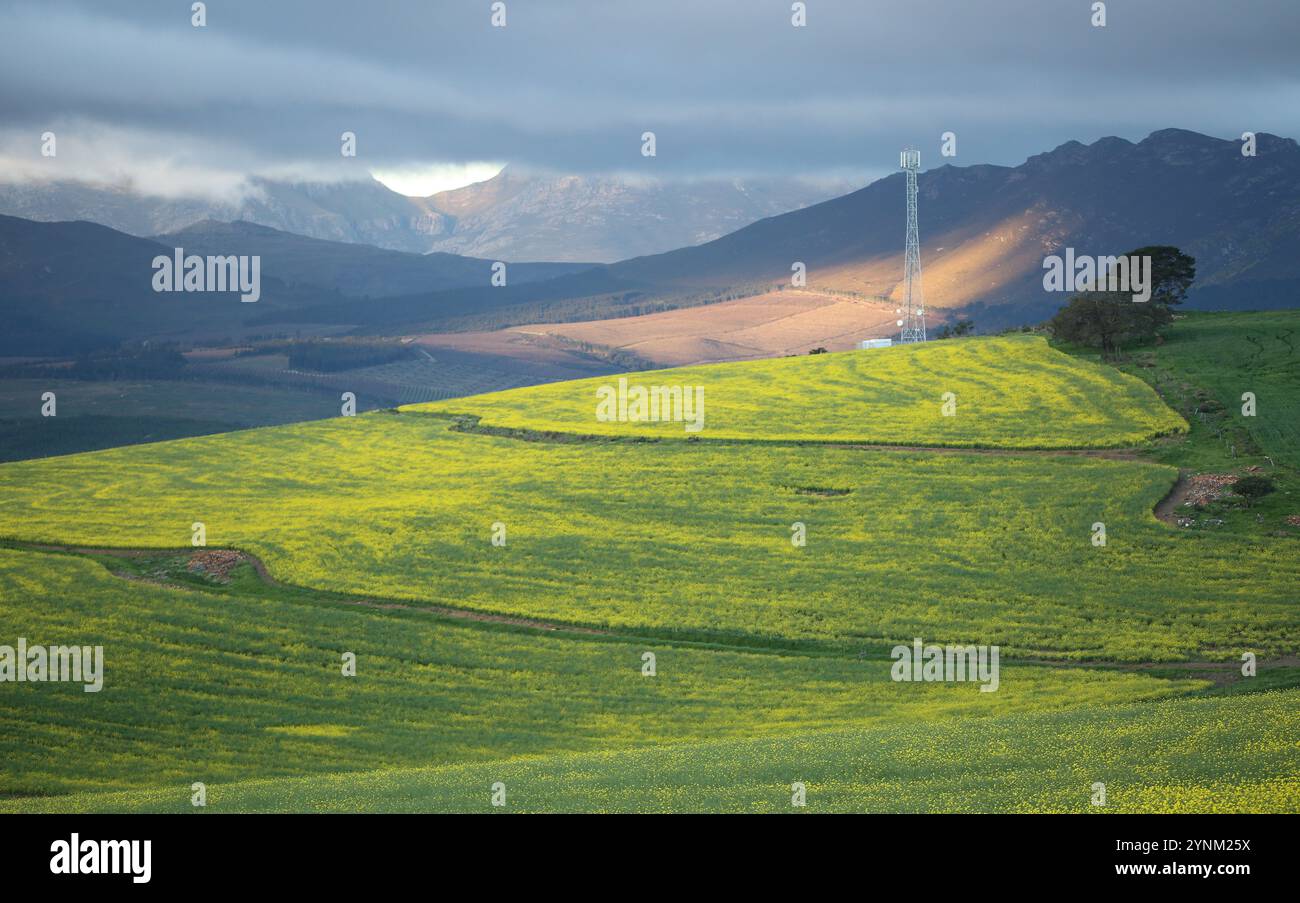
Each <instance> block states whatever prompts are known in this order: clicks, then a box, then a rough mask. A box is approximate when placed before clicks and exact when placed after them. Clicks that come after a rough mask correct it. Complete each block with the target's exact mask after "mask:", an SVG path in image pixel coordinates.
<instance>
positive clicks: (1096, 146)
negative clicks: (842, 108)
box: [610, 129, 1300, 325]
mask: <svg viewBox="0 0 1300 903" xmlns="http://www.w3.org/2000/svg"><path fill="white" fill-rule="evenodd" d="M1257 151H1258V154H1257V156H1255V157H1244V156H1242V154H1241V145H1240V143H1239V142H1237V141H1227V140H1221V139H1218V138H1212V137H1208V136H1206V135H1201V134H1198V133H1196V132H1189V131H1183V130H1180V129H1166V130H1163V131H1158V132H1155V133H1153V134H1151V135H1150V136H1149V137H1147V138H1146V139H1145V140H1143V141H1141V142H1139V143H1137V144H1134V143H1132V142H1129V141H1125V140H1123V139H1120V138H1103V139H1101V140H1099V141H1097V142H1095V143H1093V144H1091V145H1083V144H1080V143H1079V142H1077V141H1071V142H1068V143H1066V144H1063V145H1061V146H1060V147H1058V148H1056V149H1055V150H1053V151H1050V152H1048V153H1044V154H1039V155H1037V156H1034V157H1031V158H1029V159H1028V160H1027V161H1025V163H1023V164H1021V165H1020V166H1016V167H1005V166H985V165H979V166H969V167H958V166H950V165H949V166H941V167H938V168H937V169H933V170H930V171H928V172H923V173H922V174H921V176H920V227H921V243H922V248H921V259H922V264H923V269H924V280H923V281H924V287H925V296H926V301H927V303H928V304H930V305H931V306H932V307H935V308H950V309H954V308H956V309H962V308H964V309H968V310H971V311H984V312H985V316H986V317H987V319H986V321H985V322H986V324H987V325H1005V324H1009V323H1019V322H1030V321H1035V320H1041V319H1043V318H1044V316H1045V315H1046V314H1049V313H1051V312H1052V311H1053V310H1055V309H1056V308H1057V307H1058V306H1060V305H1061V304H1062V303H1064V300H1065V299H1064V298H1063V297H1061V296H1060V295H1057V294H1049V293H1048V292H1045V291H1044V290H1043V287H1042V276H1043V269H1042V265H1043V258H1044V257H1045V256H1046V255H1050V254H1057V253H1060V252H1061V251H1062V250H1063V249H1064V248H1066V247H1073V248H1074V249H1075V250H1076V252H1077V253H1079V254H1089V255H1103V254H1119V253H1123V252H1124V251H1128V250H1132V249H1134V248H1137V247H1140V246H1143V245H1155V244H1171V245H1176V246H1178V247H1180V248H1182V249H1183V250H1185V251H1187V252H1188V253H1190V254H1192V255H1194V256H1195V257H1196V260H1197V280H1196V288H1197V290H1199V293H1200V294H1199V297H1200V298H1201V299H1202V301H1203V303H1205V304H1207V305H1212V306H1216V307H1228V308H1234V307H1235V308H1243V307H1250V306H1254V305H1259V306H1280V304H1283V303H1289V304H1291V305H1296V304H1300V146H1297V144H1296V142H1295V141H1294V140H1292V139H1289V138H1278V137H1276V136H1273V135H1268V134H1263V133H1261V134H1259V135H1258V141H1257ZM904 226H905V211H904V183H903V176H902V175H901V174H897V175H893V176H889V177H887V178H884V179H881V180H879V181H877V182H874V183H872V184H871V185H869V186H867V187H866V188H863V189H862V190H860V191H856V192H854V193H852V194H849V195H846V196H844V197H840V198H836V199H834V200H832V201H827V202H826V203H823V204H818V205H815V206H813V207H809V208H807V209H804V210H798V211H794V212H792V213H787V214H784V215H782V216H776V217H772V218H770V219H766V220H763V221H761V222H758V223H755V224H753V225H751V226H748V227H746V228H744V229H740V230H739V231H737V232H734V233H732V234H730V235H727V236H725V237H723V238H720V239H718V240H717V241H713V242H709V243H707V244H704V245H701V246H699V247H693V248H684V249H681V250H677V251H673V252H670V253H667V254H660V255H656V256H651V257H644V258H641V259H639V260H629V261H624V262H622V263H619V264H616V265H615V266H612V267H610V273H611V275H613V276H614V277H616V278H618V279H620V280H623V281H626V282H629V283H635V284H651V285H656V286H661V287H663V286H679V287H688V288H691V289H699V288H702V287H719V286H726V285H734V284H738V283H744V282H752V281H754V280H764V279H770V280H773V281H777V282H785V283H788V282H789V279H790V267H791V264H792V263H793V262H794V261H802V262H803V263H804V264H806V266H807V268H808V285H809V286H810V287H817V288H828V289H835V290H843V291H854V292H860V293H865V294H869V295H879V296H885V297H890V296H894V297H897V290H898V288H899V281H900V277H901V276H902V273H903V233H904ZM1194 297H1195V295H1194Z"/></svg>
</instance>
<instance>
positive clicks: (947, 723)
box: [0, 690, 1300, 813]
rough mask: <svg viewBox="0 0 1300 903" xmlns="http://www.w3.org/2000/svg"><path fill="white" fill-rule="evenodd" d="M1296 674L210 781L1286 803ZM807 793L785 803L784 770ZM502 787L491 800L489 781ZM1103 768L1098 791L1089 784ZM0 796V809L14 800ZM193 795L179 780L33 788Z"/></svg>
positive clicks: (124, 807) (689, 799) (232, 807)
mask: <svg viewBox="0 0 1300 903" xmlns="http://www.w3.org/2000/svg"><path fill="white" fill-rule="evenodd" d="M1297 736H1300V690H1277V691H1272V692H1267V693H1256V694H1251V695H1247V696H1236V697H1230V698H1215V697H1205V698H1193V699H1176V700H1168V701H1159V702H1154V703H1148V704H1144V705H1132V704H1120V705H1114V706H1109V707H1106V708H1104V709H1102V708H1097V707H1091V706H1083V707H1080V708H1078V709H1074V710H1070V711H1060V712H1050V713H1034V712H1030V713H1024V712H1022V713H1015V714H1002V715H997V716H994V717H990V718H984V719H973V718H968V719H962V720H961V721H958V722H956V723H954V722H953V721H951V720H928V719H900V720H898V721H897V722H895V723H891V724H888V725H885V724H879V725H874V726H870V727H865V728H850V729H846V728H839V729H836V730H826V731H815V732H808V733H793V734H788V735H785V736H779V737H756V738H750V739H734V740H733V739H721V740H718V739H712V740H708V741H706V742H702V743H692V744H677V745H669V746H659V747H649V748H646V747H642V748H636V749H627V750H617V751H607V752H598V753H590V752H589V753H576V754H556V755H550V756H544V757H539V758H529V759H524V760H512V761H496V762H489V763H474V764H464V765H455V766H443V767H434V768H423V769H393V770H377V771H370V772H365V773H362V774H333V775H316V776H312V777H310V778H298V779H294V780H290V781H252V782H246V783H237V784H232V785H228V786H220V785H218V786H215V787H212V788H210V789H209V799H208V806H209V809H210V810H211V811H218V812H276V811H282V810H284V809H289V810H292V811H296V812H352V811H358V810H365V811H383V812H427V811H430V810H433V811H438V812H464V813H474V812H478V813H485V812H493V811H504V812H758V813H779V812H788V813H800V812H808V813H813V812H1075V813H1107V812H1153V811H1154V812H1296V811H1300V775H1298V774H1297V771H1296V767H1295V763H1296V756H1297V754H1298V752H1300V750H1298V749H1297V741H1296V737H1297ZM796 781H797V782H799V783H802V784H803V785H804V789H805V794H806V799H805V803H806V805H805V806H804V807H803V808H797V807H795V806H794V805H793V804H792V793H791V791H792V789H793V784H794V783H795V782H796ZM497 782H500V783H502V784H504V785H505V791H506V798H505V805H504V806H503V807H501V808H499V809H498V808H494V807H493V806H492V805H491V794H492V788H493V785H494V784H496V783H497ZM1098 782H1100V783H1103V784H1105V792H1106V800H1105V804H1104V805H1094V804H1093V799H1094V794H1095V791H1094V784H1095V783H1098ZM24 808H25V807H24V805H23V804H22V803H17V802H9V803H3V802H0V812H3V811H6V810H7V811H22V810H23V809H24ZM42 808H48V809H50V810H51V811H56V812H58V811H67V812H99V811H105V812H175V813H184V812H194V811H195V810H194V808H193V807H192V806H191V805H190V802H189V788H188V786H180V787H171V788H166V789H160V788H156V787H155V788H151V789H148V790H139V791H134V792H119V793H98V794H96V793H84V794H77V795H73V796H68V797H63V798H59V799H53V800H49V801H43V802H42Z"/></svg>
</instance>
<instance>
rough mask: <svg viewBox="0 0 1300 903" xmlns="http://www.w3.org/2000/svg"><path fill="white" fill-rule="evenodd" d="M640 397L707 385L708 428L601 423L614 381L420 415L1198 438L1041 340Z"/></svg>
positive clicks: (1125, 381)
mask: <svg viewBox="0 0 1300 903" xmlns="http://www.w3.org/2000/svg"><path fill="white" fill-rule="evenodd" d="M633 385H643V386H645V387H647V389H648V388H649V387H651V386H665V387H675V386H677V387H687V386H689V387H696V386H702V387H703V389H704V413H705V417H704V428H703V429H702V430H700V431H699V432H696V433H686V432H685V430H684V426H683V424H682V423H680V422H658V423H656V422H632V421H631V420H628V421H627V422H622V421H618V420H615V421H602V420H599V419H597V416H596V414H597V400H598V395H597V390H598V389H599V388H600V387H602V386H613V387H614V388H615V389H617V380H616V379H615V378H613V377H605V376H601V377H594V378H592V379H582V380H573V381H571V382H563V383H554V384H551V385H545V386H532V387H529V388H525V389H519V390H517V391H511V392H504V393H499V394H491V395H482V396H477V397H475V398H473V399H472V400H471V399H455V400H451V401H446V402H438V403H434V404H430V405H419V406H416V407H415V410H423V411H435V412H453V413H457V414H472V415H476V416H478V417H480V418H481V419H482V422H483V423H484V424H485V425H487V426H493V427H506V428H511V429H521V430H538V431H546V430H555V431H559V432H565V433H575V434H579V435H599V436H654V437H657V438H683V437H685V436H687V435H695V436H697V437H699V438H708V439H759V440H766V441H770V440H777V439H779V440H792V441H794V440H797V441H809V442H865V443H876V444H899V445H923V446H930V445H943V446H958V447H960V446H982V447H997V448H1112V447H1116V446H1126V445H1136V444H1139V443H1141V442H1144V441H1146V440H1148V439H1150V438H1152V437H1154V436H1159V435H1164V434H1168V433H1176V432H1181V431H1183V430H1184V429H1186V423H1185V422H1184V421H1183V419H1182V418H1181V417H1179V416H1178V415H1176V414H1174V413H1173V412H1172V411H1170V410H1169V409H1168V408H1166V407H1165V406H1164V405H1162V404H1160V401H1159V399H1158V398H1156V397H1155V396H1154V395H1153V394H1152V393H1151V392H1150V391H1148V390H1147V388H1146V387H1145V386H1143V385H1142V383H1141V381H1140V380H1138V379H1135V378H1133V377H1131V376H1127V375H1125V374H1122V373H1118V372H1116V371H1115V370H1114V369H1112V368H1110V367H1105V366H1102V365H1100V364H1093V363H1089V362H1083V361H1078V360H1073V359H1071V358H1070V357H1069V356H1067V355H1065V354H1062V353H1061V352H1059V351H1056V350H1054V349H1053V348H1051V347H1049V346H1048V344H1047V342H1046V341H1044V340H1043V339H1041V338H1039V337H1036V336H1013V337H1010V338H994V339H979V340H967V341H948V342H936V343H933V344H931V345H927V346H924V347H920V348H908V347H905V346H901V345H900V346H894V347H892V348H879V349H873V350H869V351H850V352H843V353H839V354H822V355H808V356H804V357H787V358H778V359H775V360H764V361H746V362H743V363H730V364H711V365H705V366H699V367H682V368H676V369H672V370H655V371H650V372H646V373H639V374H637V375H636V377H635V379H629V389H630V388H631V386H633ZM946 396H951V398H950V399H949V398H946ZM945 400H950V401H951V402H952V405H953V406H952V407H951V408H949V411H951V412H952V413H949V414H945V410H944V402H945Z"/></svg>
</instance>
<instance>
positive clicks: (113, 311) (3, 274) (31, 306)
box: [0, 216, 367, 356]
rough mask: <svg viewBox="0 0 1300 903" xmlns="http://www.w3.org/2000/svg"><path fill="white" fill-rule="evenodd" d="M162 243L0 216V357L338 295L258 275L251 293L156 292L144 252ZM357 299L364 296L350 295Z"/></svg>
mask: <svg viewBox="0 0 1300 903" xmlns="http://www.w3.org/2000/svg"><path fill="white" fill-rule="evenodd" d="M172 253H173V249H172V248H171V247H168V246H165V245H161V244H158V243H156V242H153V241H150V240H148V239H145V238H136V237H135V236H132V235H126V234H125V233H122V232H118V231H115V230H113V229H110V228H108V227H107V226H101V225H99V224H97V223H38V222H33V221H31V220H25V219H19V218H17V217H10V216H0V318H3V320H4V322H5V324H6V328H5V329H3V330H0V356H7V355H46V354H70V353H75V352H80V351H87V350H92V349H96V348H102V347H108V346H112V345H115V344H116V343H118V342H121V341H123V340H139V339H145V338H151V339H166V338H173V337H174V338H180V337H187V338H193V337H195V336H198V335H203V334H209V335H211V334H216V335H228V334H231V332H237V331H239V329H241V328H242V327H243V325H244V324H245V322H246V321H247V320H248V319H249V318H250V317H252V316H253V315H255V314H261V315H265V314H266V313H268V312H270V311H274V312H277V313H284V312H288V311H291V310H295V309H300V308H303V307H306V306H308V305H315V304H321V303H329V302H332V301H336V300H339V296H338V295H337V293H335V292H333V291H332V290H326V289H319V288H316V287H314V286H308V287H291V286H287V285H285V284H284V283H283V282H282V281H281V280H279V279H278V278H276V277H274V276H271V275H269V274H266V273H263V274H262V277H261V294H262V297H261V300H260V301H258V302H257V303H252V304H246V303H243V302H241V301H240V300H239V295H238V294H236V293H229V292H193V293H188V292H187V293H168V292H164V293H159V292H155V291H154V290H153V286H152V280H153V276H154V269H153V265H152V264H153V260H154V258H155V257H157V256H158V255H167V256H171V255H172ZM356 303H367V302H356Z"/></svg>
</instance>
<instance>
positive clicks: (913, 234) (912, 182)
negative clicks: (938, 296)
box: [898, 147, 925, 342]
mask: <svg viewBox="0 0 1300 903" xmlns="http://www.w3.org/2000/svg"><path fill="white" fill-rule="evenodd" d="M898 165H899V167H900V168H902V170H903V171H904V172H906V173H907V249H906V252H905V253H904V255H903V284H904V286H905V295H906V297H905V300H904V301H903V306H902V307H901V308H899V310H898V312H899V313H900V314H901V315H902V319H900V320H899V321H898V325H899V326H900V327H901V328H902V332H901V333H900V335H899V339H898V340H899V341H900V342H924V341H925V299H924V297H923V296H922V294H921V234H920V231H919V230H918V229H917V225H916V174H917V172H918V171H919V170H920V168H921V152H920V151H919V150H917V149H916V148H914V147H908V148H904V150H903V151H902V153H900V154H899V155H898Z"/></svg>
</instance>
